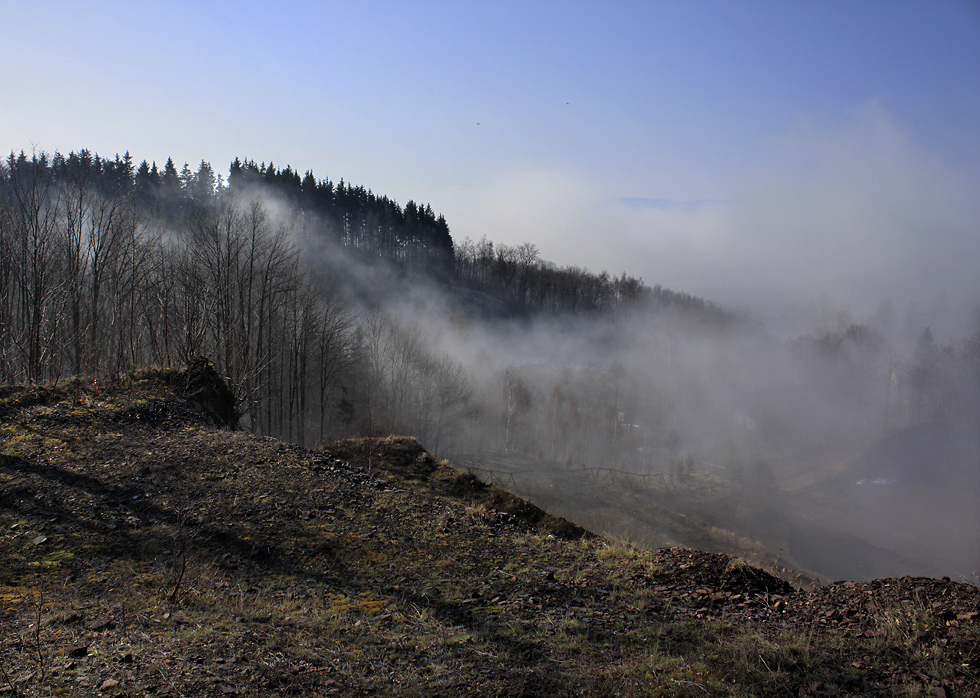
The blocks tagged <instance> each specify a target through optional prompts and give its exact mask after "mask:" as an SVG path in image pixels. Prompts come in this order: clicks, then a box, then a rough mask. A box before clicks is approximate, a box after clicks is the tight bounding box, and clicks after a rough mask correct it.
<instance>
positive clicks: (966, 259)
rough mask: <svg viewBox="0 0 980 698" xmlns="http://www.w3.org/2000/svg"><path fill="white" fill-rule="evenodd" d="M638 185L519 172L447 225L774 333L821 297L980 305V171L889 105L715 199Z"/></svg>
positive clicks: (822, 131)
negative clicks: (660, 290)
mask: <svg viewBox="0 0 980 698" xmlns="http://www.w3.org/2000/svg"><path fill="white" fill-rule="evenodd" d="M636 186H637V185H636V184H631V183H627V182H622V181H619V180H617V179H615V178H614V177H613V178H610V179H606V180H603V179H598V178H596V177H594V176H592V175H590V174H589V173H584V172H578V171H572V170H566V169H562V168H557V167H556V168H553V169H549V170H542V169H533V170H528V169H516V170H514V171H512V172H510V173H507V174H506V175H502V176H500V177H498V178H496V179H494V180H493V181H490V182H486V183H483V185H482V186H480V187H473V188H471V189H469V190H466V191H463V192H459V191H447V192H446V199H447V201H448V203H449V207H448V208H447V209H446V215H447V217H448V219H449V220H450V221H451V222H452V223H453V229H454V234H456V235H459V236H461V237H465V236H470V237H472V238H474V239H477V238H479V237H480V236H481V235H484V234H486V235H487V236H488V237H490V238H492V239H497V240H500V241H501V242H506V243H509V244H517V243H519V242H522V241H525V240H529V241H531V242H534V243H535V244H537V245H538V247H539V248H540V249H541V252H542V256H543V257H545V258H546V259H550V260H552V261H555V262H557V263H559V264H578V265H582V266H586V267H588V268H590V269H592V270H593V271H600V270H602V269H606V270H608V271H609V272H610V273H620V272H622V271H624V270H625V271H627V272H629V273H631V274H634V275H637V276H641V277H643V278H644V279H645V280H646V281H647V283H649V284H654V283H659V284H663V285H664V286H667V287H669V288H675V289H683V290H684V291H687V292H689V293H694V294H696V295H699V296H703V297H705V298H709V299H711V300H713V301H715V302H717V303H721V304H723V305H725V306H726V307H729V308H742V309H745V310H748V311H750V312H752V313H754V314H758V315H760V316H763V317H765V318H766V320H767V321H769V322H772V321H774V320H776V319H778V318H779V317H780V316H784V315H786V314H787V312H789V311H792V310H793V309H794V308H796V307H798V306H805V305H808V304H811V303H813V302H814V301H815V300H817V299H821V298H822V299H825V301H826V303H829V304H831V305H834V306H836V307H846V308H848V309H849V311H850V312H853V313H855V314H857V315H858V316H860V315H864V314H870V313H872V312H874V310H875V309H876V308H877V307H878V305H879V304H880V303H882V302H883V301H885V300H886V299H890V300H891V302H892V303H894V304H895V305H896V306H897V307H899V308H904V307H905V306H906V305H907V304H908V303H909V302H910V301H912V300H916V301H917V302H918V303H920V304H925V305H928V304H931V303H934V301H935V299H936V298H940V297H943V298H945V299H946V302H947V303H948V305H949V312H950V313H956V314H959V315H960V316H962V315H964V314H966V313H968V312H969V308H970V305H971V304H972V303H975V302H976V299H977V298H978V297H980V275H978V274H976V273H975V264H974V261H975V260H976V259H980V231H978V229H977V223H976V221H978V220H980V199H978V197H977V196H976V192H977V191H980V172H978V171H977V170H976V168H973V169H971V170H964V168H963V166H962V165H956V164H952V163H949V162H944V161H942V160H940V159H939V158H937V157H936V156H935V155H933V154H932V153H931V152H929V151H928V150H926V149H925V148H924V147H921V146H920V145H919V144H918V143H917V142H916V141H915V140H914V138H913V137H912V136H910V135H909V133H908V132H907V130H906V129H905V128H904V127H903V125H902V124H901V123H900V122H899V121H897V120H896V119H895V118H894V117H893V116H892V115H891V114H890V113H889V111H888V109H887V107H886V106H884V105H882V104H881V103H878V102H868V103H866V104H864V105H861V106H860V107H858V108H856V109H854V110H853V111H852V112H851V113H850V114H849V115H848V116H847V118H846V119H843V120H839V121H838V120H831V119H829V118H828V119H827V120H825V121H823V122H819V121H813V120H809V121H807V120H800V121H799V122H798V123H797V124H796V125H795V126H794V127H792V128H790V129H788V130H787V131H786V132H784V133H782V134H779V135H778V136H776V137H774V138H773V139H772V140H771V141H769V142H768V143H767V144H766V145H765V147H764V148H762V149H761V150H760V152H759V154H758V157H757V160H756V161H755V162H754V163H751V164H748V165H745V170H744V171H743V172H739V173H737V174H735V175H734V176H732V177H730V178H729V181H728V182H726V183H722V182H716V183H714V184H713V185H712V188H711V189H710V190H703V189H699V188H697V187H696V186H694V185H693V184H691V183H689V182H687V183H684V182H672V181H671V179H670V177H669V175H668V176H666V177H660V178H654V179H652V180H651V181H650V182H647V183H645V184H643V185H642V186H643V187H644V190H640V191H637V189H636V188H635V187H636ZM644 200H647V201H650V202H651V203H658V205H650V206H642V205H637V202H642V201H644ZM692 204H697V205H692ZM958 321H960V322H962V321H963V318H962V317H960V318H959V320H958ZM795 329H796V330H798V331H805V329H808V328H800V327H797V328H795Z"/></svg>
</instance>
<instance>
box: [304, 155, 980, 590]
mask: <svg viewBox="0 0 980 698" xmlns="http://www.w3.org/2000/svg"><path fill="white" fill-rule="evenodd" d="M819 174H820V173H815V175H814V176H815V177H817V176H818V175H819ZM776 198H779V197H776ZM788 203H789V202H787V204H788ZM634 205H635V204H634ZM727 206H728V204H727V203H726V202H705V203H703V204H700V203H699V204H694V205H691V206H688V207H682V208H686V209H687V210H684V211H681V212H680V213H677V211H675V210H671V209H672V208H674V207H671V206H666V207H664V206H659V205H657V206H652V207H650V208H656V209H657V210H656V211H653V212H652V213H651V215H674V214H677V215H683V216H691V215H693V216H702V215H703V216H705V217H710V216H715V215H717V211H718V209H720V208H724V207H727ZM814 206H816V205H814ZM664 209H666V210H664ZM644 213H645V214H646V213H648V211H644ZM740 215H741V216H742V217H743V218H742V219H743V220H745V221H746V223H745V225H748V221H751V220H758V219H757V218H754V214H753V215H749V214H748V213H742V214H740ZM827 215H828V216H830V214H827ZM836 215H837V214H833V216H831V218H833V217H834V216H836ZM883 215H884V214H882V216H883ZM824 220H827V218H826V217H825V218H824ZM816 229H817V224H816V223H814V224H813V225H812V226H811V227H808V231H809V233H810V234H814V235H815V234H817V233H816ZM768 230H769V231H770V232H772V231H774V230H776V226H770V227H769V229H768ZM706 234H707V233H706ZM859 237H860V239H858V240H855V241H853V242H847V237H846V236H843V235H837V234H831V235H829V236H828V237H827V239H825V240H824V241H823V242H821V243H820V244H819V245H815V246H814V247H815V251H812V254H817V253H818V252H819V251H820V250H826V249H827V248H828V246H830V245H831V243H833V244H839V245H841V246H842V247H846V249H842V250H841V252H842V254H844V253H846V255H858V256H862V255H869V254H870V252H868V250H870V249H871V248H872V247H873V245H874V241H875V238H874V235H871V234H870V233H869V234H867V235H864V236H863V237H862V236H859ZM761 241H762V238H761V237H760V238H758V239H757V242H756V244H757V245H759V246H762V247H764V245H763V244H762V242H761ZM773 245H776V243H775V241H773ZM777 248H778V245H777ZM306 249H307V254H308V261H309V263H310V264H312V265H313V266H319V267H320V268H324V269H330V270H331V271H330V275H331V276H332V277H333V278H334V279H335V282H336V283H339V284H341V285H342V286H344V287H346V288H348V289H349V290H348V294H349V295H350V296H351V297H352V298H354V299H355V301H354V302H355V303H361V304H363V306H364V307H365V308H367V307H368V306H370V307H372V308H374V309H375V310H374V311H373V312H376V311H377V309H378V308H379V307H380V308H381V309H382V310H383V311H384V312H385V313H386V314H387V315H388V316H390V317H391V318H392V319H393V320H394V322H396V323H397V324H399V325H400V326H403V327H410V328H413V331H417V332H420V333H421V336H423V337H424V338H425V339H424V341H425V344H426V346H427V348H428V349H429V350H430V351H432V352H434V353H435V354H438V355H440V356H443V355H444V356H448V357H452V359H453V361H456V362H458V363H459V365H461V366H462V367H463V369H464V371H465V375H466V377H467V381H468V384H469V388H470V390H471V391H472V392H471V403H470V406H469V408H468V409H467V410H466V411H464V412H460V413H459V414H458V418H457V419H455V420H454V421H453V424H452V429H451V434H448V435H442V436H440V437H439V439H438V443H430V444H425V445H427V446H429V447H430V448H434V449H436V450H437V452H438V455H440V456H447V457H450V458H451V459H453V460H454V461H455V462H456V463H457V464H458V465H460V466H462V467H471V468H472V469H473V471H474V472H476V473H477V474H479V475H481V476H482V477H485V478H488V479H490V480H491V481H493V482H496V483H498V484H501V485H502V486H505V487H507V488H509V489H512V490H515V491H516V492H518V493H519V494H522V495H524V496H527V497H528V498H530V499H531V500H532V501H535V502H536V503H538V504H540V505H542V506H544V507H545V508H547V509H549V510H551V511H553V512H555V513H558V514H561V515H564V516H566V517H568V518H571V519H573V520H575V521H577V522H578V523H581V524H583V525H585V526H587V527H589V528H591V529H592V530H594V531H596V532H599V533H603V534H610V535H614V536H617V537H622V538H626V539H629V540H633V541H636V542H638V543H640V544H644V545H650V546H663V545H675V544H682V545H688V546H692V547H700V548H705V549H711V550H718V551H723V552H729V553H733V554H738V555H741V556H743V557H745V558H747V559H749V560H750V561H751V562H753V563H754V564H758V565H761V566H764V567H767V568H771V569H776V570H778V571H782V570H785V574H786V575H788V576H792V575H793V574H796V573H800V574H804V575H807V576H809V577H816V578H819V579H837V578H846V579H868V578H872V577H880V576H898V575H904V574H921V575H932V576H941V575H948V576H952V577H955V578H959V579H965V580H968V581H973V582H976V580H977V577H976V575H977V574H978V570H980V534H978V533H977V532H978V531H980V438H978V436H977V434H978V426H980V351H978V350H980V343H978V340H980V323H978V319H980V314H978V313H977V310H978V306H977V305H972V306H971V305H970V304H968V303H966V301H965V299H966V298H967V295H968V294H966V293H964V294H963V295H962V296H960V298H961V304H960V306H956V305H955V304H954V303H953V302H952V301H950V300H948V297H944V296H930V295H929V294H930V293H932V292H934V291H937V290H938V287H933V286H930V284H929V283H926V282H924V283H923V284H922V286H921V288H922V289H923V293H924V294H925V295H924V296H922V297H921V298H919V299H917V298H915V297H911V296H910V295H909V294H910V289H905V290H904V292H903V295H902V296H901V298H903V299H906V301H905V303H904V304H903V305H900V304H899V303H896V302H895V301H893V300H891V299H890V298H887V297H885V300H884V301H882V302H880V303H878V304H877V305H870V304H867V305H866V304H862V303H854V304H853V307H852V306H850V305H847V304H838V303H837V302H835V301H832V300H830V299H828V298H826V297H824V298H810V299H809V300H808V301H805V300H804V299H807V298H808V296H807V294H808V293H809V292H811V291H813V290H815V289H818V288H820V282H819V281H818V279H819V278H821V277H822V276H824V275H826V274H830V273H834V274H837V275H839V277H840V278H841V279H845V280H846V279H847V278H848V276H849V275H850V274H852V273H857V270H859V269H860V268H861V264H860V261H859V260H857V259H855V260H854V261H852V262H849V263H848V264H847V265H843V266H837V267H835V269H836V271H833V272H831V271H828V270H825V269H819V268H815V269H813V270H812V272H810V273H803V272H802V271H801V270H802V269H803V266H800V267H799V269H800V270H798V274H799V276H800V278H799V279H798V280H797V281H798V282H799V283H798V284H796V291H795V293H794V294H793V295H794V297H796V298H799V299H801V300H799V301H797V302H796V303H795V304H783V305H782V306H781V308H780V313H779V314H777V313H773V312H769V313H758V314H756V313H754V312H752V311H753V310H754V308H753V307H752V306H750V305H746V304H745V303H744V302H743V303H741V304H739V305H738V307H737V309H738V311H739V312H738V313H734V314H732V315H731V316H730V321H729V322H726V323H722V324H720V325H719V324H715V323H711V322H706V321H705V319H704V318H702V317H699V316H698V315H697V314H692V313H686V312H680V311H672V310H666V309H660V310H656V309H650V308H618V309H615V310H613V311H610V312H608V313H605V314H599V315H574V314H565V315H560V316H553V315H546V314H531V315H529V316H522V317H520V318H509V317H506V316H503V315H499V314H497V315H494V314H493V313H490V314H489V315H486V314H482V313H480V312H478V311H477V310H476V309H475V306H474V304H473V301H472V299H469V298H464V297H462V296H460V293H459V291H458V290H456V291H447V290H446V289H445V287H444V286H441V285H440V284H437V283H435V282H432V281H431V280H427V279H426V278H425V277H422V276H418V275H407V276H406V275H405V274H395V273H391V272H389V271H388V270H387V269H386V267H384V266H383V265H375V264H372V265H367V266H365V265H362V264H360V263H358V262H355V261H354V260H352V259H351V258H349V257H347V256H346V253H344V252H343V251H342V250H340V249H337V248H323V247H322V246H318V245H313V246H310V245H307V248H306ZM779 253H780V252H779V249H776V250H773V251H770V252H769V255H770V256H769V257H768V258H767V259H766V260H765V261H766V262H767V264H776V258H775V257H774V256H773V255H778V254H779ZM678 254H679V253H678ZM748 254H749V251H745V252H743V253H742V256H741V257H739V259H741V260H743V261H744V260H747V258H748ZM825 254H826V255H827V257H826V260H827V263H828V264H829V263H830V260H831V257H830V255H829V252H825ZM900 256H901V255H898V254H897V253H893V254H891V255H884V257H885V261H883V262H882V263H881V269H884V268H885V267H890V270H891V271H892V272H894V271H895V269H896V268H897V267H896V266H895V264H896V262H895V260H896V259H899V258H900ZM976 258H980V257H975V258H974V259H976ZM733 263H743V262H733ZM744 263H746V264H747V266H746V272H745V273H746V275H747V276H749V277H751V276H753V275H756V276H758V283H759V284H760V289H759V293H760V297H765V296H766V294H772V293H776V294H777V295H778V293H777V292H776V291H774V290H773V289H774V286H773V285H772V284H775V282H776V281H777V280H779V279H782V280H783V283H784V284H785V285H787V286H789V285H790V284H791V281H793V279H792V274H791V273H790V272H789V271H787V270H770V271H767V272H766V273H765V274H762V272H760V271H759V270H760V269H762V268H763V267H766V265H765V264H763V260H758V261H757V262H756V263H755V264H754V265H749V264H748V262H744ZM792 264H799V265H802V260H799V261H797V262H793V261H790V262H789V265H790V266H792ZM953 266H956V265H955V264H954V265H953ZM807 269H809V267H807ZM881 273H884V272H883V271H881V270H880V269H879V268H878V267H876V263H875V262H874V261H873V260H872V261H871V262H870V263H869V274H871V275H875V274H881ZM950 273H951V274H952V273H957V272H956V270H955V269H953V270H951V272H950ZM945 278H952V277H945ZM649 281H655V279H650V280H649ZM767 285H769V286H768V287H767ZM776 285H778V284H776ZM896 285H897V284H896ZM886 287H887V284H885V285H882V284H878V285H876V286H875V291H876V292H877V291H881V290H883V289H885V288H886ZM854 288H860V284H856V285H855V286H854ZM911 288H918V287H915V286H912V287H911ZM351 289H354V291H351ZM357 289H359V290H357ZM365 289H367V291H365ZM683 290H686V289H683ZM963 290H964V291H965V289H963ZM841 297H843V296H838V298H841ZM869 297H870V296H869ZM975 299H976V297H975V296H974V300H975ZM744 300H745V299H743V301H744ZM861 307H871V308H872V310H871V311H869V312H865V313H861V312H859V311H857V310H855V309H854V308H861ZM957 310H962V312H957ZM970 310H972V314H971V312H968V311H970ZM363 312H365V313H366V312H367V310H365V311H363ZM759 318H766V319H767V321H766V322H763V321H761V320H760V319H759ZM926 328H929V331H928V332H926ZM934 330H935V332H934ZM896 444H897V445H896ZM910 512H912V513H911V514H910Z"/></svg>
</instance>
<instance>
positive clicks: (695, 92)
mask: <svg viewBox="0 0 980 698" xmlns="http://www.w3.org/2000/svg"><path fill="white" fill-rule="evenodd" d="M0 26H3V27H4V28H5V29H6V31H5V32H4V39H3V45H4V48H5V51H4V54H5V60H4V61H3V63H2V65H0V90H2V93H3V95H4V99H3V100H2V102H0V135H2V136H3V138H2V139H0V140H2V143H0V145H2V149H3V150H6V151H9V150H15V151H19V150H21V149H24V150H26V151H28V152H30V150H31V149H32V148H37V149H40V150H44V151H47V152H49V153H50V152H53V151H55V150H59V151H61V152H63V153H67V152H69V151H72V150H78V149H81V148H88V149H90V150H93V151H97V152H99V153H100V154H102V155H109V156H111V155H114V154H116V153H122V152H124V151H126V150H128V151H129V152H130V153H131V154H132V155H133V157H134V158H135V159H136V161H137V162H139V161H140V160H142V159H147V160H149V161H153V160H155V161H156V162H157V163H158V164H160V165H162V163H163V162H164V161H165V160H166V159H167V157H173V159H174V160H175V162H176V163H177V166H178V168H179V167H180V166H181V165H182V163H183V162H185V161H186V162H189V163H190V164H191V166H192V167H196V165H197V164H198V163H199V162H200V161H201V160H202V159H204V160H207V161H208V162H210V163H211V164H212V165H213V166H214V167H215V169H216V170H217V171H219V172H223V173H227V168H228V164H229V163H230V162H231V160H233V159H234V158H235V157H236V156H240V157H243V158H244V157H247V158H251V159H254V160H256V161H257V162H267V163H268V162H270V161H271V162H274V163H275V164H276V165H277V166H279V167H282V166H285V165H286V164H289V165H291V166H292V167H293V168H294V169H297V170H299V171H300V172H305V171H307V170H312V171H313V173H314V174H315V175H316V176H317V177H319V178H330V179H332V180H335V181H336V180H339V179H340V178H344V179H345V180H346V181H348V182H352V183H354V184H358V185H364V186H365V187H368V188H370V189H372V190H373V191H375V192H376V193H379V194H385V195H388V196H390V197H393V198H394V199H396V200H397V201H399V202H400V203H402V204H404V203H405V202H407V201H408V200H409V199H414V200H415V201H419V202H425V203H429V204H431V205H432V207H433V209H434V210H436V211H437V212H441V213H443V214H445V215H446V218H447V220H448V222H449V225H450V228H451V230H452V233H453V236H454V237H455V238H456V239H463V238H466V237H470V238H473V239H479V238H480V237H482V236H484V235H486V236H487V237H488V238H490V239H491V240H494V241H497V242H503V243H506V244H518V243H521V242H524V241H530V242H533V243H535V244H536V245H537V246H538V248H539V249H540V251H541V255H542V257H543V258H545V259H549V260H552V261H554V262H556V263H559V264H574V265H579V266H583V267H586V268H589V269H591V270H592V271H596V272H598V271H601V270H607V271H609V272H610V273H612V274H617V275H618V274H620V273H622V272H624V271H625V272H627V273H629V274H631V275H634V276H639V277H642V278H643V279H644V281H646V282H647V283H648V284H650V285H653V284H656V283H660V284H662V285H664V286H667V287H669V288H672V289H675V290H679V291H686V292H689V293H694V294H696V295H701V296H704V297H707V298H708V299H710V300H712V301H714V302H716V303H718V304H720V305H723V306H726V307H737V308H743V307H768V308H769V309H770V310H773V312H775V310H776V309H777V307H784V306H785V307H789V306H794V305H799V304H806V303H809V302H814V301H815V299H822V302H825V303H830V304H848V305H849V306H852V307H854V308H855V311H856V312H871V310H873V309H874V308H875V307H876V306H877V304H878V303H880V302H881V301H882V300H884V299H885V298H890V299H892V300H893V301H894V302H896V303H897V304H898V306H899V307H902V304H904V303H906V302H907V301H908V300H909V299H910V298H912V297H917V298H940V299H944V300H943V302H945V303H946V304H947V305H953V306H957V307H959V306H964V307H965V305H966V304H969V303H970V302H973V301H977V300H980V274H978V273H977V272H976V267H977V262H978V260H980V0H936V1H934V2H922V1H921V0H859V1H857V2H855V1H853V0H794V1H793V2H784V1H776V0H773V1H763V0H741V1H739V2H734V1H728V0H725V1H722V0H684V1H681V0H676V1H666V0H662V1H657V0H646V1H642V2H632V1H619V2H617V1H611V2H602V3H600V2H578V1H575V0H564V1H560V2H550V1H548V2H545V1H541V2H535V1H530V2H528V1H527V0H524V1H522V2H511V1H510V0H495V1H494V2H489V1H487V2H484V1H476V0H474V1H473V2H451V1H445V2H438V1H432V2H430V1H425V0H421V1H418V0H413V1H412V2H408V1H405V2H377V1H371V0H367V1H358V2H344V3H339V2H330V1H326V2H312V1H309V2H299V1H289V0H286V1H283V2H278V3H269V2H262V3H256V2H225V1H213V2H207V1H203V0H195V1H194V2H190V1H185V0H169V1H168V2H165V3H164V2H146V1H142V0H129V1H127V2H109V1H102V2H100V1H98V0H93V1H90V2H85V3H80V2H73V1H72V2H50V1H46V0H36V1H34V2H30V3H28V2H23V1H21V0H0ZM930 302H931V301H930Z"/></svg>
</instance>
